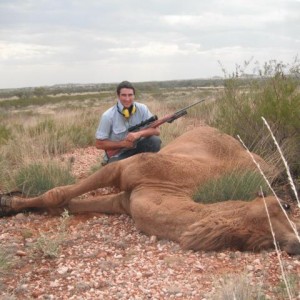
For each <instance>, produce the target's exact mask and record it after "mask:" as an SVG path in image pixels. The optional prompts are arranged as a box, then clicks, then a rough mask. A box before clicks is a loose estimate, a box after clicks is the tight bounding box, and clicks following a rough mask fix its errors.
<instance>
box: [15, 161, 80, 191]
mask: <svg viewBox="0 0 300 300" xmlns="http://www.w3.org/2000/svg"><path fill="white" fill-rule="evenodd" d="M15 181H16V187H17V188H19V189H20V190H21V191H22V192H23V193H24V194H25V195H27V196H35V195H40V194H42V193H45V192H46V191H48V190H50V189H52V188H54V187H56V186H59V185H68V184H72V183H74V182H75V179H74V177H73V176H72V175H71V173H70V167H68V166H67V167H66V166H62V165H61V164H58V163H57V162H55V161H49V162H46V163H39V162H33V163H30V164H28V165H26V166H23V167H22V168H20V169H19V170H18V172H17V173H16V175H15Z"/></svg>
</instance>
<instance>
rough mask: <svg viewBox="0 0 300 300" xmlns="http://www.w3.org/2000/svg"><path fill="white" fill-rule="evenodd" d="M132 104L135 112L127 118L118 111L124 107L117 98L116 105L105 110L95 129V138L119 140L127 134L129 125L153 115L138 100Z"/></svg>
mask: <svg viewBox="0 0 300 300" xmlns="http://www.w3.org/2000/svg"><path fill="white" fill-rule="evenodd" d="M134 104H135V107H136V112H135V113H134V114H133V115H131V116H130V117H129V118H128V119H126V118H125V117H124V116H123V115H122V114H121V113H120V112H119V111H122V110H123V108H124V107H123V105H122V104H121V102H120V101H119V100H118V103H117V104H116V105H114V106H113V107H111V108H109V109H108V110H107V111H105V112H104V113H103V115H102V117H101V119H100V122H99V126H98V128H97V131H96V139H98V140H107V139H108V140H111V141H121V140H123V139H124V138H125V137H126V136H127V134H128V128H129V127H131V126H134V125H137V124H139V123H141V122H142V121H145V120H147V119H149V118H151V117H152V116H153V114H152V113H151V112H150V110H149V109H148V107H147V106H146V105H145V104H142V103H139V102H134ZM117 105H118V106H117Z"/></svg>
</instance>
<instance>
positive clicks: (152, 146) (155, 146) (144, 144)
mask: <svg viewBox="0 0 300 300" xmlns="http://www.w3.org/2000/svg"><path fill="white" fill-rule="evenodd" d="M160 146H161V139H160V138H159V137H158V136H156V135H152V136H150V137H147V138H144V139H143V140H141V141H139V142H138V145H137V147H138V150H139V152H158V151H159V150H160Z"/></svg>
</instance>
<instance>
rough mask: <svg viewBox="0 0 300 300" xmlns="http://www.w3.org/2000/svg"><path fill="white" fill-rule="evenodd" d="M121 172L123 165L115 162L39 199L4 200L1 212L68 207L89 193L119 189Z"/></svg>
mask: <svg viewBox="0 0 300 300" xmlns="http://www.w3.org/2000/svg"><path fill="white" fill-rule="evenodd" d="M121 172H122V163H121V162H115V163H111V164H108V165H107V166H105V167H104V168H102V169H100V170H98V171H97V172H95V173H94V174H92V175H90V176H89V177H87V178H85V179H83V180H81V181H79V182H77V183H75V184H73V185H67V186H61V187H56V188H53V189H51V190H49V191H48V192H46V193H44V194H43V195H40V196H38V197H33V198H20V197H11V198H9V199H7V200H5V201H4V200H3V199H2V200H1V203H0V212H1V211H2V212H4V213H11V212H18V211H21V210H23V209H26V208H46V209H55V208H61V207H67V205H68V202H69V201H70V200H71V199H72V198H75V197H77V196H80V195H82V194H85V193H87V192H89V191H93V190H96V189H98V188H102V187H109V186H115V187H119V185H120V174H121Z"/></svg>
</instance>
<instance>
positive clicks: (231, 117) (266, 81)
mask: <svg viewBox="0 0 300 300" xmlns="http://www.w3.org/2000/svg"><path fill="white" fill-rule="evenodd" d="M287 68H288V67H287V66H286V65H283V64H282V63H277V62H274V61H271V62H269V63H268V64H266V65H265V66H264V70H262V71H260V74H261V77H260V78H255V79H251V80H249V79H247V80H245V79H243V78H239V77H232V78H228V79H227V80H225V89H224V93H223V95H222V96H221V98H220V99H219V101H217V108H216V111H215V118H214V119H213V120H212V121H211V125H213V126H216V127H218V128H219V129H221V130H223V131H224V132H226V133H228V134H230V135H232V136H236V135H239V136H240V137H241V138H242V140H243V141H244V142H245V144H246V145H247V146H248V147H249V149H250V150H253V149H254V148H255V149H256V152H257V153H258V154H261V153H260V148H262V144H261V142H262V141H263V143H264V144H263V149H264V150H265V149H268V152H269V153H268V155H270V154H271V153H273V152H274V151H276V148H275V146H274V143H273V141H272V139H271V137H270V136H269V134H268V131H267V130H266V128H264V124H263V121H262V118H261V117H264V118H265V119H266V120H267V122H268V124H269V125H270V127H271V129H272V132H273V133H274V135H275V136H276V139H277V141H278V143H279V144H280V146H283V148H284V152H285V153H284V154H285V157H286V158H287V160H288V163H289V166H290V168H291V170H292V172H293V173H294V174H296V175H297V174H299V173H300V162H299V159H298V157H299V152H300V118H299V115H300V93H299V77H298V75H299V74H298V69H297V68H290V69H288V70H287Z"/></svg>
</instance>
